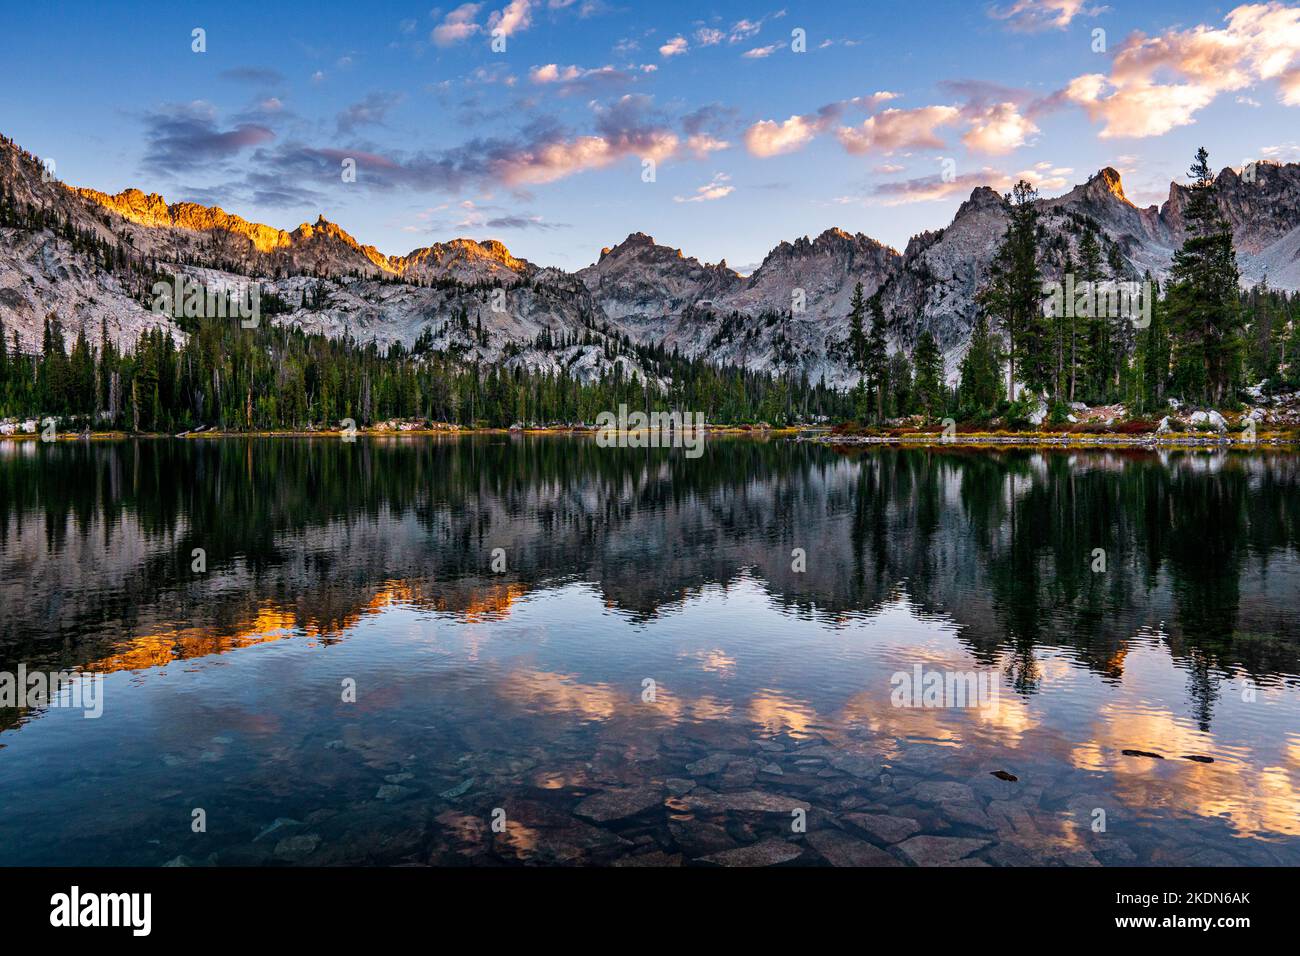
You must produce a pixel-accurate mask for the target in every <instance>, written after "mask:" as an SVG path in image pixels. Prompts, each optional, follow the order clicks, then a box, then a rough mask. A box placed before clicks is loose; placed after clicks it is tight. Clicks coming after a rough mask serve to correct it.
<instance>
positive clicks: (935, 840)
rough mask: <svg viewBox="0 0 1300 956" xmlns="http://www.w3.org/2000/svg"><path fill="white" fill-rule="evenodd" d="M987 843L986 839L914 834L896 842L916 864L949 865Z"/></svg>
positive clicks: (980, 848) (900, 850) (902, 851)
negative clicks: (900, 841) (905, 839)
mask: <svg viewBox="0 0 1300 956" xmlns="http://www.w3.org/2000/svg"><path fill="white" fill-rule="evenodd" d="M988 845H989V841H988V840H970V839H966V838H965V837H940V836H915V837H912V838H911V839H910V840H907V841H905V842H903V843H900V844H898V850H899V852H901V853H902V854H903V855H904V856H905V857H907V858H908V859H909V860H911V861H912V862H913V863H915V864H916V865H917V866H949V865H951V864H953V863H956V862H957V861H958V860H960V859H962V858H963V857H967V856H970V855H971V854H972V853H976V852H978V851H980V850H982V849H984V848H985V847H986V846H988Z"/></svg>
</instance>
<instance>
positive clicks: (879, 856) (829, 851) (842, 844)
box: [807, 830, 903, 866]
mask: <svg viewBox="0 0 1300 956" xmlns="http://www.w3.org/2000/svg"><path fill="white" fill-rule="evenodd" d="M807 842H808V845H809V846H811V847H812V848H813V849H814V850H816V851H817V852H818V853H820V854H821V855H822V856H824V857H825V858H826V862H828V863H829V864H830V865H831V866H902V865H903V864H902V863H901V862H900V861H899V860H897V859H895V858H894V857H892V856H890V855H889V854H888V853H886V852H885V851H884V850H882V849H880V848H879V847H876V846H872V845H871V844H870V843H868V842H867V841H865V840H859V839H857V838H856V837H851V836H849V835H848V834H847V833H841V832H840V831H839V830H815V831H813V832H812V833H809V834H808V836H807Z"/></svg>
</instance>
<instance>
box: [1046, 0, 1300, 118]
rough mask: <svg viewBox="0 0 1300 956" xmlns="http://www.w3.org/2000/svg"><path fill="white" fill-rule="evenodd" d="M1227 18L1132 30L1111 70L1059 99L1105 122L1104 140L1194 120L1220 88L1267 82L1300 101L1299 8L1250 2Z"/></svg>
mask: <svg viewBox="0 0 1300 956" xmlns="http://www.w3.org/2000/svg"><path fill="white" fill-rule="evenodd" d="M1225 23H1226V25H1225V26H1224V27H1222V28H1214V27H1210V26H1206V25H1200V26H1196V27H1192V28H1190V29H1187V30H1170V31H1167V32H1165V33H1162V34H1159V35H1157V36H1151V37H1149V36H1146V35H1145V34H1141V33H1137V34H1134V35H1133V36H1132V37H1130V38H1129V39H1128V40H1126V41H1125V42H1124V43H1123V45H1122V46H1120V47H1119V48H1118V49H1117V50H1116V52H1115V58H1114V61H1113V62H1112V64H1111V70H1110V73H1109V74H1101V73H1090V74H1086V75H1084V76H1079V77H1075V78H1074V79H1073V80H1071V81H1070V83H1069V84H1068V85H1067V86H1066V88H1065V89H1064V91H1063V93H1062V97H1063V99H1064V100H1066V101H1068V102H1072V103H1076V104H1078V105H1080V106H1082V107H1083V108H1084V109H1085V110H1086V111H1087V112H1088V115H1089V116H1090V117H1091V118H1092V120H1093V121H1094V122H1099V123H1101V124H1102V130H1101V136H1102V137H1103V138H1114V137H1135V138H1141V137H1148V136H1160V135H1162V134H1164V133H1167V132H1169V131H1170V130H1172V129H1176V128H1178V127H1180V126H1188V125H1190V124H1192V123H1194V122H1195V121H1196V114H1197V113H1198V112H1200V111H1201V110H1202V109H1204V108H1205V107H1207V106H1209V105H1210V103H1212V102H1214V100H1215V99H1216V98H1217V97H1218V96H1219V95H1220V94H1221V93H1225V92H1232V91H1239V90H1243V89H1246V88H1248V87H1251V86H1254V85H1255V84H1257V83H1261V82H1265V81H1270V80H1276V81H1277V83H1278V97H1279V99H1280V100H1281V101H1282V102H1283V103H1285V104H1287V105H1289V106H1300V63H1298V60H1300V8H1297V7H1288V6H1285V5H1283V4H1281V3H1277V2H1271V3H1256V4H1247V5H1243V6H1239V7H1237V8H1236V9H1234V10H1232V11H1231V12H1230V13H1229V14H1228V15H1227V17H1226V18H1225Z"/></svg>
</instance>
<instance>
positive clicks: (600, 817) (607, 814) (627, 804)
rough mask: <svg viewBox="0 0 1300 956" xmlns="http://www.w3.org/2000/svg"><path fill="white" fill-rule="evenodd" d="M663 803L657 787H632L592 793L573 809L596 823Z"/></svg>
mask: <svg viewBox="0 0 1300 956" xmlns="http://www.w3.org/2000/svg"><path fill="white" fill-rule="evenodd" d="M662 803H663V793H662V792H661V791H660V790H659V789H658V788H657V787H633V788H632V789H630V790H606V791H604V792H603V793H596V794H592V795H591V796H590V797H587V798H586V799H585V800H582V801H581V802H580V803H579V804H578V806H577V807H576V808H575V809H574V811H573V812H574V813H576V814H577V815H578V816H580V817H586V818H587V819H588V820H594V821H595V822H596V823H609V822H610V821H613V820H623V819H626V818H627V817H634V816H636V815H637V814H638V813H644V812H645V811H646V810H649V809H650V808H651V807H657V806H660V805H661V804H662Z"/></svg>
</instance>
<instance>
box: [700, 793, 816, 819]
mask: <svg viewBox="0 0 1300 956" xmlns="http://www.w3.org/2000/svg"><path fill="white" fill-rule="evenodd" d="M682 802H683V803H685V804H686V805H687V807H688V808H689V809H691V810H703V811H706V812H710V811H712V812H719V811H738V812H742V813H745V812H748V813H787V814H788V813H790V812H791V811H793V810H805V811H806V810H808V809H809V808H810V806H811V804H808V803H806V802H804V801H803V800H796V799H795V798H794V797H786V796H782V795H781V794H776V793H765V792H763V791H761V790H742V791H740V792H738V793H710V794H701V793H699V791H696V792H695V793H692V794H689V795H687V796H686V797H684V798H683V799H682Z"/></svg>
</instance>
